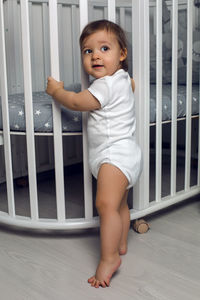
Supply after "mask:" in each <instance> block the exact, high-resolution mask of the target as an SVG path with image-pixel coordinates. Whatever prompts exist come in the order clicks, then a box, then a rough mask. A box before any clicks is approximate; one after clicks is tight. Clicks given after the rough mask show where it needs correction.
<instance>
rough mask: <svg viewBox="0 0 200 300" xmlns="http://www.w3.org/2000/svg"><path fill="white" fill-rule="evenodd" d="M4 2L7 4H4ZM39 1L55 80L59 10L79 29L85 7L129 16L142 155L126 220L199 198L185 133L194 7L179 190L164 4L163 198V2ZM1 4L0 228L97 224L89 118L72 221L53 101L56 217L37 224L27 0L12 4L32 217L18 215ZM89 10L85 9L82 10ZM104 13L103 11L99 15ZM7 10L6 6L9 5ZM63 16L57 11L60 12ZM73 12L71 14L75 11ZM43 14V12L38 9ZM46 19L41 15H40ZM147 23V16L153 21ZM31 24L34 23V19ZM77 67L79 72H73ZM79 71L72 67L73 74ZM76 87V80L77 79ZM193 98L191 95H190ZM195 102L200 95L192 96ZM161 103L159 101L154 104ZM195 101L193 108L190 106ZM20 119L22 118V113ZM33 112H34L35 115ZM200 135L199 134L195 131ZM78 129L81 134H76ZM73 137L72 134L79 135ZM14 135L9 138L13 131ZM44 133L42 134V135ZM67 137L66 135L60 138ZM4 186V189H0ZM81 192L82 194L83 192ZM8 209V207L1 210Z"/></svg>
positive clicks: (84, 81) (86, 15) (199, 170)
mask: <svg viewBox="0 0 200 300" xmlns="http://www.w3.org/2000/svg"><path fill="white" fill-rule="evenodd" d="M5 2H7V1H5ZM34 2H35V3H40V2H42V3H43V5H45V7H46V8H47V4H48V13H49V15H48V20H49V36H50V69H51V75H52V76H53V77H55V78H56V79H57V80H59V78H60V69H59V54H60V52H59V31H58V9H57V8H58V6H57V4H59V5H61V4H64V5H72V6H73V8H72V9H73V13H74V15H75V14H77V11H78V10H77V9H79V20H80V22H79V23H80V31H81V30H82V28H83V27H84V26H85V25H86V24H87V23H88V20H91V18H92V16H91V15H90V12H91V4H92V2H94V3H93V7H94V6H95V5H96V6H100V7H102V6H103V7H104V14H105V16H107V17H108V19H110V20H112V21H116V20H117V19H119V20H118V21H119V22H121V23H122V24H124V25H125V23H126V22H125V18H124V16H125V12H126V9H128V13H130V9H131V14H132V19H131V22H132V23H131V27H132V45H133V47H132V57H133V77H134V79H135V82H136V90H135V99H136V115H137V140H138V142H139V144H140V146H141V148H142V150H143V163H144V169H143V172H142V175H141V177H140V180H139V182H138V183H137V185H136V186H135V187H134V189H133V193H131V194H130V199H129V204H130V207H131V210H130V214H131V219H132V220H133V219H137V218H140V217H143V216H145V215H148V214H151V213H153V212H156V211H159V210H161V209H163V208H166V207H168V206H170V205H172V204H175V203H178V202H181V201H183V200H185V199H187V198H190V197H192V196H195V195H197V194H198V193H199V192H200V153H199V152H200V150H199V149H200V139H199V137H198V142H197V146H198V151H197V155H198V156H197V157H196V158H195V170H196V182H195V184H193V185H191V145H192V138H191V130H192V93H194V91H193V87H192V55H193V53H192V47H191V45H192V39H193V16H194V6H193V3H192V1H190V0H188V1H186V0H185V1H182V2H183V3H182V2H181V5H183V6H184V7H185V9H187V71H186V74H187V76H186V85H185V91H186V97H185V98H186V111H185V116H184V118H185V120H186V121H185V124H186V125H185V128H186V141H185V160H184V164H185V173H184V174H185V176H184V187H183V188H182V189H181V190H179V191H177V89H178V84H177V83H178V78H177V77H178V75H177V68H178V66H177V61H178V56H177V55H178V4H177V1H166V3H167V5H169V6H170V9H171V15H172V17H171V19H172V24H171V26H172V64H171V65H172V70H171V71H172V80H171V87H172V90H171V91H172V94H171V99H172V100H171V111H170V113H171V115H170V123H171V132H170V143H171V147H170V156H171V165H170V176H169V177H170V192H169V194H168V195H167V196H165V197H163V194H162V185H163V182H162V177H163V174H162V165H163V164H162V159H163V146H162V129H163V128H162V124H163V118H162V106H163V105H162V104H163V103H162V98H163V94H162V93H163V90H164V88H163V84H162V78H163V60H162V56H163V52H162V49H163V44H162V38H163V33H162V27H163V22H162V18H164V17H166V16H164V15H163V6H164V5H165V4H166V3H165V2H163V5H162V1H157V2H156V1H151V2H150V3H149V1H147V0H133V1H122V2H121V3H118V7H117V9H116V3H115V0H108V1H101V2H98V1H90V3H89V1H87V0H81V1H64V0H63V1H58V2H57V1H56V0H49V1H38V0H37V1H36V0H35V1H33V3H34ZM4 5H5V3H4V1H3V0H0V69H1V75H0V80H1V102H2V103H1V104H2V123H3V124H2V125H3V130H2V131H1V133H0V147H3V149H4V156H2V157H3V158H2V159H4V162H3V163H5V169H6V186H7V189H5V185H4V187H3V188H4V189H5V190H7V197H6V198H7V204H6V205H3V204H1V202H2V203H3V202H4V204H5V202H6V201H5V200H3V199H4V198H5V195H4V194H3V193H1V190H0V197H1V200H0V207H3V208H2V209H1V211H0V222H2V223H4V224H9V225H13V226H19V227H22V228H31V229H51V230H56V229H58V230H67V229H70V230H71V229H81V228H89V227H95V226H98V216H96V215H95V212H94V208H93V206H94V205H93V184H92V176H91V174H90V172H89V168H88V158H87V152H88V150H87V131H86V122H87V113H83V115H82V147H83V196H81V199H83V202H84V205H83V212H82V213H81V214H80V216H79V217H76V218H72V217H67V216H68V210H67V209H68V208H69V204H68V203H69V202H68V201H69V200H68V198H66V193H67V191H66V190H68V187H69V186H68V185H66V183H65V177H64V162H63V161H64V158H63V135H64V133H63V128H62V118H61V108H60V106H58V105H57V104H56V103H55V102H53V132H51V133H50V134H51V135H52V136H53V144H54V155H55V186H56V188H55V194H56V206H53V209H54V213H53V215H54V216H55V215H56V217H55V218H50V217H46V218H42V217H41V216H40V213H39V206H40V197H39V188H38V185H39V183H38V181H37V171H36V170H37V167H36V153H35V135H37V132H35V131H34V119H33V116H34V110H33V108H34V106H33V97H34V96H33V95H34V94H33V87H32V72H31V68H32V66H31V49H30V45H31V39H30V30H29V28H30V16H29V14H30V10H29V6H30V2H29V1H27V0H21V1H20V2H19V1H18V4H17V5H20V14H21V39H22V60H23V74H24V80H23V81H24V103H25V111H24V114H25V116H26V118H25V128H24V133H25V136H26V148H27V164H28V182H29V193H28V195H27V197H26V199H27V200H28V202H29V204H30V216H22V215H20V214H18V213H17V209H16V204H17V202H16V197H15V196H16V195H15V194H17V193H16V187H15V183H14V178H13V164H12V144H11V131H10V119H9V118H10V116H9V105H8V103H9V101H8V98H9V97H8V84H7V83H8V78H7V66H6V43H5V32H6V31H5V22H4ZM88 7H89V8H88ZM105 7H106V9H105ZM152 7H154V12H156V13H154V17H155V19H154V30H155V31H156V85H155V97H156V101H155V111H156V115H155V120H154V127H155V131H156V139H155V152H156V156H155V161H156V164H155V197H154V198H153V200H152V197H151V195H150V193H151V191H150V180H151V175H152V173H151V168H150V150H151V149H150V123H151V121H152V120H151V119H150V101H149V99H150V92H152V88H150V72H149V70H150V26H149V22H147V20H149V19H150V9H152ZM8 8H9V6H8ZM59 10H61V7H60V8H59ZM75 11H76V12H75ZM43 13H44V10H43ZM44 14H46V10H45V13H44ZM151 17H152V15H151ZM32 22H33V20H32ZM79 68H80V67H79ZM77 70H78V69H77ZM76 82H77V79H76ZM81 85H82V88H83V89H84V88H87V86H88V78H87V76H86V75H85V74H84V72H83V71H82V70H81ZM195 95H196V96H195ZM195 95H194V94H193V97H195V99H197V98H198V97H199V92H198V90H197V91H196V94H195ZM158 99H159V100H158ZM195 103H196V102H195ZM21 114H22V113H21ZM38 114H39V113H38ZM196 114H197V115H196V120H197V122H198V128H200V124H199V123H200V121H199V115H198V114H199V110H198V112H196ZM198 130H199V129H198ZM80 131H81V130H80ZM80 131H78V133H72V135H76V134H81V133H80ZM12 133H13V132H12ZM45 134H46V133H42V135H43V136H45ZM66 135H68V133H66ZM0 186H1V185H0ZM3 188H2V190H3ZM81 189H82V188H81ZM5 207H6V208H5Z"/></svg>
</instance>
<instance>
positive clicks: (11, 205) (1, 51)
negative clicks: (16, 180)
mask: <svg viewBox="0 0 200 300" xmlns="http://www.w3.org/2000/svg"><path fill="white" fill-rule="evenodd" d="M4 32H5V29H4V14H3V0H0V70H1V76H0V80H1V81H0V84H1V105H2V118H3V140H4V155H5V167H6V185H7V197H8V213H9V215H10V216H11V217H14V216H15V200H14V187H13V170H12V155H11V142H10V122H9V107H8V88H7V69H6V51H5V36H4Z"/></svg>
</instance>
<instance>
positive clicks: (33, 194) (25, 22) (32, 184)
mask: <svg viewBox="0 0 200 300" xmlns="http://www.w3.org/2000/svg"><path fill="white" fill-rule="evenodd" d="M20 3H21V7H20V8H21V30H22V56H23V73H24V101H25V112H26V143H27V156H28V175H29V194H30V206H31V218H32V219H33V220H37V219H38V195H37V181H36V163H35V139H34V124H33V104H32V79H31V57H30V30H29V7H28V2H27V1H26V0H21V2H20Z"/></svg>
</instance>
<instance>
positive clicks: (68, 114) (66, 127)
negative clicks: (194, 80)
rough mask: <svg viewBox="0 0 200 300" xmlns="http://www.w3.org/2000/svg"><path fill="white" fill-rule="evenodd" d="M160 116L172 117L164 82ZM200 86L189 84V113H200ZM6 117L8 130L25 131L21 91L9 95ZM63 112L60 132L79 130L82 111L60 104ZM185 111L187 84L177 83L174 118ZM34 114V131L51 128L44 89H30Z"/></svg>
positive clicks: (152, 97)
mask: <svg viewBox="0 0 200 300" xmlns="http://www.w3.org/2000/svg"><path fill="white" fill-rule="evenodd" d="M67 89H69V90H74V91H76V92H78V91H80V89H81V86H80V84H79V83H77V84H73V85H70V86H68V87H67ZM162 95H163V96H162V100H163V101H162V120H163V121H166V120H170V119H171V85H170V84H165V85H163V87H162ZM199 97H200V94H199V86H198V85H193V87H192V114H193V115H195V114H198V113H199ZM8 101H9V117H10V130H12V131H25V128H26V125H25V110H24V94H15V95H10V96H9V100H8ZM61 112H62V130H63V132H81V131H82V116H81V112H77V111H70V110H68V109H66V108H65V107H61ZM185 113H186V86H185V85H179V86H178V97H177V118H181V117H184V116H185ZM33 118H34V130H35V132H44V133H45V132H52V130H53V116H52V98H51V97H50V96H48V95H47V94H46V93H45V92H33ZM155 120H156V85H154V84H151V86H150V122H151V123H154V122H155ZM0 129H2V108H1V98H0Z"/></svg>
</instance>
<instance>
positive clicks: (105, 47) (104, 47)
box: [101, 46, 109, 52]
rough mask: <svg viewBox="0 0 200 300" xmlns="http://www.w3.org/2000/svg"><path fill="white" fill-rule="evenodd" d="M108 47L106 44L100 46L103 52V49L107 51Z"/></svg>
mask: <svg viewBox="0 0 200 300" xmlns="http://www.w3.org/2000/svg"><path fill="white" fill-rule="evenodd" d="M108 49H109V47H108V46H103V47H101V51H103V52H105V51H108Z"/></svg>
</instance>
